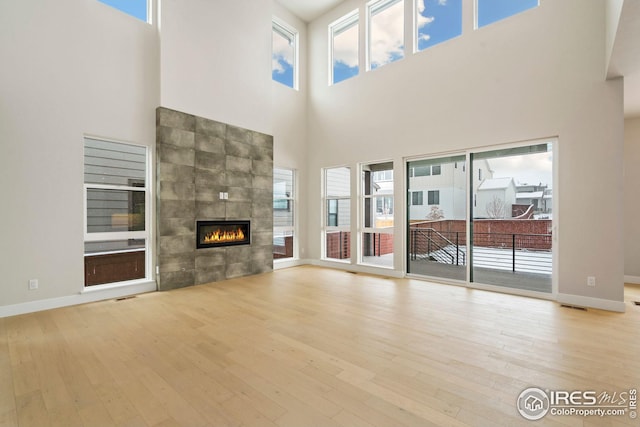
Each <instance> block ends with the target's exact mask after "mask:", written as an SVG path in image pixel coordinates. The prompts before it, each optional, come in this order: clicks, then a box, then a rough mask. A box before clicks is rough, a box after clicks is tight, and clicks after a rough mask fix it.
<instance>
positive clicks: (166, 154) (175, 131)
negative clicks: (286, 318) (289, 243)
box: [156, 107, 273, 290]
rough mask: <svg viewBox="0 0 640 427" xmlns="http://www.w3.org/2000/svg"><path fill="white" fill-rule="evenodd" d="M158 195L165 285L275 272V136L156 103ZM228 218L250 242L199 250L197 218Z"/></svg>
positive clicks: (159, 248)
mask: <svg viewBox="0 0 640 427" xmlns="http://www.w3.org/2000/svg"><path fill="white" fill-rule="evenodd" d="M221 192H223V193H227V194H228V199H226V200H221V199H220V193H221ZM156 194H157V198H156V209H157V252H156V253H157V265H158V267H159V275H158V278H157V279H158V287H159V289H160V290H169V289H175V288H181V287H185V286H192V285H198V284H202V283H209V282H215V281H219V280H224V279H228V278H233V277H240V276H247V275H252V274H258V273H263V272H267V271H272V270H273V246H272V245H273V137H272V136H270V135H265V134H262V133H258V132H254V131H251V130H247V129H243V128H239V127H236V126H232V125H228V124H225V123H220V122H216V121H214V120H209V119H205V118H202V117H197V116H194V115H191V114H186V113H182V112H179V111H175V110H170V109H167V108H163V107H159V108H158V109H157V110H156ZM229 219H241V220H250V221H251V244H250V245H245V246H229V247H223V248H206V249H196V237H195V234H196V220H229Z"/></svg>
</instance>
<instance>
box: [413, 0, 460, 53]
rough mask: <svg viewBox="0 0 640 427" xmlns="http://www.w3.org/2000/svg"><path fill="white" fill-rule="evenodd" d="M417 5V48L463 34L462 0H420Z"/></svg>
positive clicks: (419, 49) (421, 48)
mask: <svg viewBox="0 0 640 427" xmlns="http://www.w3.org/2000/svg"><path fill="white" fill-rule="evenodd" d="M416 5H417V11H416V14H417V15H416V16H417V19H416V25H417V31H416V34H417V37H418V40H417V41H416V47H417V49H416V50H418V51H421V50H424V49H426V48H428V47H431V46H433V45H436V44H438V43H442V42H444V41H446V40H449V39H452V38H454V37H457V36H459V35H461V34H462V0H448V1H442V0H418V1H417V2H416Z"/></svg>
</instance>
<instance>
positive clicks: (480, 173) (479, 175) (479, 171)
mask: <svg viewBox="0 0 640 427" xmlns="http://www.w3.org/2000/svg"><path fill="white" fill-rule="evenodd" d="M478 181H482V169H478Z"/></svg>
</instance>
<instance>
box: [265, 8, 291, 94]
mask: <svg viewBox="0 0 640 427" xmlns="http://www.w3.org/2000/svg"><path fill="white" fill-rule="evenodd" d="M272 28H273V32H272V39H271V41H272V53H271V78H272V79H273V80H275V81H277V82H279V83H282V84H283V85H285V86H289V87H290V88H292V89H298V32H297V31H296V30H294V29H293V28H291V27H289V26H288V25H286V24H284V23H282V22H280V21H278V20H276V19H274V20H273V23H272Z"/></svg>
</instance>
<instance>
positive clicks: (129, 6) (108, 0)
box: [99, 0, 150, 22]
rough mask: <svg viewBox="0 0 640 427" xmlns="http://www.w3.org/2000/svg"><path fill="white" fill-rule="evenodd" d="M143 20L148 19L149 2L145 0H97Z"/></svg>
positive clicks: (146, 20) (147, 20)
mask: <svg viewBox="0 0 640 427" xmlns="http://www.w3.org/2000/svg"><path fill="white" fill-rule="evenodd" d="M99 1H100V2H101V3H104V4H107V5H109V6H111V7H114V8H116V9H118V10H120V11H122V12H124V13H126V14H128V15H131V16H133V17H134V18H138V19H139V20H141V21H144V22H150V20H149V15H150V14H149V3H148V2H147V0H99Z"/></svg>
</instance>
